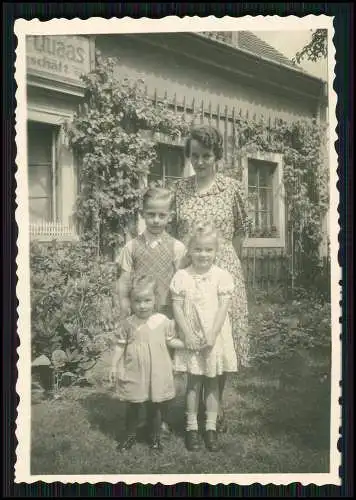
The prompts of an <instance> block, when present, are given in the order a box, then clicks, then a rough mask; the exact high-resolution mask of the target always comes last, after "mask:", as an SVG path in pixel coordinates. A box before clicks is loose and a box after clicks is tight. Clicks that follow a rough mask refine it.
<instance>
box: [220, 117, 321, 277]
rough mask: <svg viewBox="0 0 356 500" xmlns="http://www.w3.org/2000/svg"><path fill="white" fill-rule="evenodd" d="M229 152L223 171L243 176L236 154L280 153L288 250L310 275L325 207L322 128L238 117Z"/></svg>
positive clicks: (306, 123) (315, 262)
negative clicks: (290, 239)
mask: <svg viewBox="0 0 356 500" xmlns="http://www.w3.org/2000/svg"><path fill="white" fill-rule="evenodd" d="M231 142H232V146H233V147H232V148H230V150H231V149H232V153H231V155H230V162H229V165H228V166H227V171H228V173H229V174H230V175H231V174H233V175H236V176H237V177H239V178H240V179H241V178H242V171H241V166H242V162H241V158H242V157H243V156H248V155H249V154H252V153H256V152H259V153H279V154H282V155H283V187H284V196H285V202H286V206H287V210H288V233H289V234H290V235H291V237H292V242H291V245H292V247H291V248H289V251H290V252H291V253H293V256H294V257H295V258H296V259H298V263H296V267H298V269H299V274H300V275H301V276H302V275H303V276H304V277H307V276H309V277H310V278H311V279H313V273H311V270H312V269H314V270H316V269H317V267H318V266H319V245H320V243H321V240H322V237H323V235H322V220H323V218H324V217H325V215H326V213H327V211H328V207H329V166H328V161H327V156H326V151H327V128H326V125H323V124H320V123H318V121H317V120H315V119H313V120H297V121H295V122H291V123H287V122H285V121H283V120H276V121H275V122H274V123H273V124H272V123H271V122H268V123H266V122H264V121H263V120H256V119H248V118H246V119H245V118H239V119H238V120H237V121H236V123H235V132H234V135H233V137H232V138H231Z"/></svg>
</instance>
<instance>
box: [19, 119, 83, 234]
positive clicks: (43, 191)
mask: <svg viewBox="0 0 356 500" xmlns="http://www.w3.org/2000/svg"><path fill="white" fill-rule="evenodd" d="M27 134H28V135H27V137H28V140H27V144H28V146H27V147H28V190H29V218H30V235H31V237H32V238H36V239H43V240H50V239H73V238H75V237H76V236H75V230H74V228H73V225H72V224H71V223H70V220H71V216H72V206H73V199H72V198H73V196H74V192H75V188H76V184H75V178H74V175H72V174H73V165H72V164H71V158H69V157H68V156H66V155H65V154H64V148H63V147H62V146H63V145H62V144H61V142H60V136H61V129H60V127H59V126H58V125H52V124H47V123H43V122H36V121H29V122H28V126H27ZM61 186H66V189H65V190H64V189H61Z"/></svg>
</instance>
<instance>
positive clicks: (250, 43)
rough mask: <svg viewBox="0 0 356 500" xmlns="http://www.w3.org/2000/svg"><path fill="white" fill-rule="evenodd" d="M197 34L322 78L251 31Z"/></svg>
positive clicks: (307, 74)
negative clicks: (309, 71) (233, 33)
mask: <svg viewBox="0 0 356 500" xmlns="http://www.w3.org/2000/svg"><path fill="white" fill-rule="evenodd" d="M195 34H196V35H199V36H203V37H204V38H208V39H210V40H211V41H213V42H216V43H220V44H222V45H225V46H230V47H232V48H234V49H236V50H238V51H241V52H245V53H248V54H251V55H252V56H255V57H257V58H259V59H263V60H264V61H268V62H270V63H272V64H273V63H274V64H277V65H278V66H280V67H281V66H282V67H284V68H288V69H291V70H294V71H297V72H299V73H301V74H303V75H305V76H308V77H310V78H313V79H316V80H320V78H317V77H315V76H313V75H311V74H310V73H308V72H307V71H305V70H304V69H303V68H302V67H301V66H299V65H297V64H296V63H294V62H293V61H292V60H291V59H288V57H286V56H285V55H283V54H282V53H281V52H279V51H278V50H277V49H275V48H274V47H272V46H271V45H269V44H268V43H267V42H265V41H264V40H262V39H261V38H259V37H258V36H256V35H255V34H254V33H252V32H251V31H237V32H236V35H235V38H233V37H232V32H218V31H210V32H207V31H204V32H196V33H195Z"/></svg>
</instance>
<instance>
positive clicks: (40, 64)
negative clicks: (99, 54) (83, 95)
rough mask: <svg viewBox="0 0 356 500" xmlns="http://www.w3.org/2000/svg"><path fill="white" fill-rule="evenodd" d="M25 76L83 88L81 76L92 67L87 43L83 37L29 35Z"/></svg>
mask: <svg viewBox="0 0 356 500" xmlns="http://www.w3.org/2000/svg"><path fill="white" fill-rule="evenodd" d="M26 62H27V72H28V74H32V75H36V76H42V77H46V78H49V79H51V80H57V81H65V82H68V83H72V84H75V85H80V86H81V85H82V81H81V79H80V76H81V75H82V74H85V73H88V72H89V71H90V68H91V49H90V41H89V39H88V38H86V37H83V36H74V35H73V36H72V35H62V36H59V35H58V36H57V35H53V36H52V35H45V36H44V35H28V36H27V37H26Z"/></svg>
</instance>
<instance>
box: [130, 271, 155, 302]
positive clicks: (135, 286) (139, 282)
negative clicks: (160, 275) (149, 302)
mask: <svg viewBox="0 0 356 500" xmlns="http://www.w3.org/2000/svg"><path fill="white" fill-rule="evenodd" d="M148 288H152V291H153V293H154V295H156V293H157V281H156V279H155V278H154V277H153V276H150V275H146V274H145V275H141V276H134V277H133V279H132V282H131V290H130V298H132V296H133V295H134V294H135V293H137V292H141V291H142V290H147V289H148Z"/></svg>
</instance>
